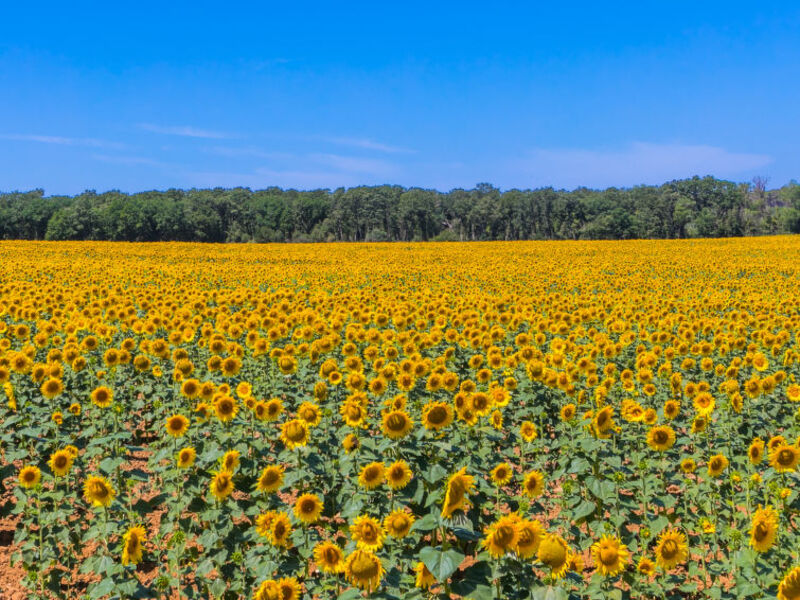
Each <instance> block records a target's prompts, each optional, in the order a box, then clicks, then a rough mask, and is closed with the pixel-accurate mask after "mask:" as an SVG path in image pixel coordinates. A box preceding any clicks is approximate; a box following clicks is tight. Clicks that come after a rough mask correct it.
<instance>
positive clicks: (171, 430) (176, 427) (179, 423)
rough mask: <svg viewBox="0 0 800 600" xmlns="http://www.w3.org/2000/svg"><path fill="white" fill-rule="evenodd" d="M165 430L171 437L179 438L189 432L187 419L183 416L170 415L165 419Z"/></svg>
mask: <svg viewBox="0 0 800 600" xmlns="http://www.w3.org/2000/svg"><path fill="white" fill-rule="evenodd" d="M166 428H167V433H168V434H169V435H171V436H172V437H174V438H178V437H181V436H182V435H184V434H185V433H186V432H187V431H188V430H189V419H187V418H186V417H184V416H183V415H172V416H171V417H168V418H167V423H166Z"/></svg>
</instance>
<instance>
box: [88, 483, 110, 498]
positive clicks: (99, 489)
mask: <svg viewBox="0 0 800 600" xmlns="http://www.w3.org/2000/svg"><path fill="white" fill-rule="evenodd" d="M92 493H93V494H94V496H95V497H97V498H101V499H102V498H105V497H106V496H108V488H106V486H105V485H103V483H102V482H100V481H97V482H95V483H94V485H93V486H92Z"/></svg>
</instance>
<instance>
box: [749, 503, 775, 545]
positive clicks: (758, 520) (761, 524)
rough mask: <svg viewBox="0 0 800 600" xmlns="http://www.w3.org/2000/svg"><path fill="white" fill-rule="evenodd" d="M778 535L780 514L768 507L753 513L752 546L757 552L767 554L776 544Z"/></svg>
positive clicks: (751, 526) (760, 508)
mask: <svg viewBox="0 0 800 600" xmlns="http://www.w3.org/2000/svg"><path fill="white" fill-rule="evenodd" d="M777 535H778V513H776V512H775V509H774V508H772V506H769V505H767V506H766V507H765V508H762V507H761V506H760V505H759V507H758V510H756V511H755V512H754V513H753V519H752V521H751V523H750V545H751V546H752V547H753V549H754V550H755V551H756V552H767V551H768V550H769V549H770V548H772V546H773V545H774V544H775V538H776V537H777Z"/></svg>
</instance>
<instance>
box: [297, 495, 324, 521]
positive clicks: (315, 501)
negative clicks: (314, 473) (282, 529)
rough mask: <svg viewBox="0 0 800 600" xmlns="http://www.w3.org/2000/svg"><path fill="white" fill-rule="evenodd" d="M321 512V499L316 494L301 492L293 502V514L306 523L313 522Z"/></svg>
mask: <svg viewBox="0 0 800 600" xmlns="http://www.w3.org/2000/svg"><path fill="white" fill-rule="evenodd" d="M320 514H322V500H320V499H319V496H317V495H316V494H303V495H302V496H300V497H299V498H297V500H296V501H295V503H294V516H295V517H297V519H298V520H299V521H301V522H303V523H305V524H306V525H311V524H312V523H315V522H316V521H317V520H318V519H319V516H320Z"/></svg>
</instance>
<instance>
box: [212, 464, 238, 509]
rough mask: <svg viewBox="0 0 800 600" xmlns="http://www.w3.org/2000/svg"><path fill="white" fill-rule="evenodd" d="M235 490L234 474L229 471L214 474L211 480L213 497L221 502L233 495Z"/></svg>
mask: <svg viewBox="0 0 800 600" xmlns="http://www.w3.org/2000/svg"><path fill="white" fill-rule="evenodd" d="M233 490H234V485H233V474H232V473H230V472H228V471H219V472H217V473H214V476H213V477H212V478H211V495H212V496H214V498H216V499H217V502H221V501H222V500H224V499H225V498H227V497H228V496H230V495H231V492H233Z"/></svg>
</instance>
